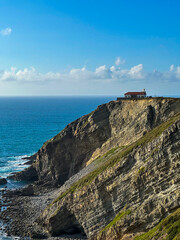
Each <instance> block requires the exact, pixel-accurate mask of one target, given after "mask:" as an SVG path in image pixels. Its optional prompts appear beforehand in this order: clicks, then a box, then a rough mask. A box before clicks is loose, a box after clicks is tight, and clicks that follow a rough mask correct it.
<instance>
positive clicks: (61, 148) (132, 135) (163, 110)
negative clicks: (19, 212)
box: [14, 98, 180, 185]
mask: <svg viewBox="0 0 180 240" xmlns="http://www.w3.org/2000/svg"><path fill="white" fill-rule="evenodd" d="M179 111H180V101H179V100H175V99H158V98H152V99H142V100H121V101H112V102H109V103H107V104H103V105H100V106H99V107H98V108H97V109H96V110H95V111H93V112H92V113H90V114H88V115H85V116H83V117H81V118H80V119H77V120H76V121H74V122H72V123H70V124H69V125H67V127H66V128H65V129H64V130H63V131H61V132H60V133H59V134H58V135H57V136H55V137H54V138H52V139H50V140H49V141H47V142H46V143H45V144H44V145H43V146H42V148H41V149H40V150H39V151H38V153H37V154H36V161H35V163H34V164H33V165H32V166H31V167H30V168H29V169H26V170H25V172H22V173H18V174H16V175H15V176H14V178H15V179H22V178H23V180H24V179H25V178H26V176H27V177H28V180H30V178H31V175H32V176H33V177H32V179H33V180H37V179H38V180H39V181H40V182H42V183H48V182H49V183H50V184H55V185H62V184H63V183H64V182H65V181H66V180H67V179H69V177H71V176H72V175H74V174H75V173H77V172H78V171H79V170H81V169H82V168H83V167H85V166H87V165H88V164H90V163H91V162H92V161H93V160H94V159H96V158H97V157H99V156H101V155H103V154H104V153H106V152H107V151H108V150H110V149H112V148H114V147H117V146H125V145H129V144H130V143H132V142H134V141H136V140H137V139H139V138H140V137H141V136H143V135H144V134H146V132H148V131H149V130H151V129H152V128H154V127H155V126H157V125H159V124H160V123H162V122H164V121H166V120H167V119H168V118H169V117H171V116H173V115H174V114H175V113H177V112H179ZM31 173H33V174H31Z"/></svg>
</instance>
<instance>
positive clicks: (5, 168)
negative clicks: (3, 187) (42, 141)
mask: <svg viewBox="0 0 180 240" xmlns="http://www.w3.org/2000/svg"><path fill="white" fill-rule="evenodd" d="M25 157H29V156H28V155H22V156H11V157H0V177H3V178H4V177H5V178H7V177H8V176H9V175H10V174H11V173H13V172H19V171H22V170H23V169H25V168H27V167H28V165H26V164H24V163H26V162H27V161H28V160H26V159H23V158H25Z"/></svg>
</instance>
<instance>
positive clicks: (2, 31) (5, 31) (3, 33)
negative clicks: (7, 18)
mask: <svg viewBox="0 0 180 240" xmlns="http://www.w3.org/2000/svg"><path fill="white" fill-rule="evenodd" d="M11 32H12V29H11V28H9V27H8V28H5V29H2V30H1V31H0V33H1V35H3V36H7V35H10V34H11Z"/></svg>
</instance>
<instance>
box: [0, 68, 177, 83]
mask: <svg viewBox="0 0 180 240" xmlns="http://www.w3.org/2000/svg"><path fill="white" fill-rule="evenodd" d="M0 81H3V82H10V81H11V82H23V83H27V82H34V83H36V82H37V83H38V82H47V81H48V82H51V81H55V82H72V81H73V82H74V81H78V82H89V81H91V82H92V81H99V82H106V81H108V82H111V81H112V82H119V83H121V82H147V81H152V82H157V81H161V82H177V81H178V82H180V66H177V67H175V66H174V65H171V66H170V68H169V70H168V71H166V72H162V71H158V70H154V71H152V72H146V71H144V68H143V64H138V65H136V66H133V67H131V68H130V69H125V68H120V67H118V66H111V67H108V66H106V65H102V66H99V67H97V68H96V69H95V70H94V71H89V70H88V69H87V68H86V67H82V68H73V69H71V70H70V71H69V72H67V73H60V72H47V73H40V72H38V71H37V70H36V69H35V68H34V67H30V68H25V69H22V70H21V69H17V68H15V67H12V68H11V69H10V70H4V71H0Z"/></svg>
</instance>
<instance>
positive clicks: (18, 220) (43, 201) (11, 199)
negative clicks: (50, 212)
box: [0, 184, 87, 240]
mask: <svg viewBox="0 0 180 240" xmlns="http://www.w3.org/2000/svg"><path fill="white" fill-rule="evenodd" d="M58 193H59V189H57V188H52V187H43V186H38V185H37V184H33V185H32V184H31V185H29V186H28V187H25V188H22V189H20V190H7V191H3V192H2V195H3V206H6V207H7V209H6V211H2V212H1V213H0V218H1V219H2V221H3V223H4V224H5V229H4V230H5V232H6V234H7V236H18V237H20V239H22V240H25V239H26V240H28V239H49V240H50V239H59V240H61V239H62V240H66V239H73V240H81V239H87V238H86V237H84V236H80V235H76V234H74V235H62V236H59V237H49V236H48V234H47V233H45V232H43V231H42V229H41V228H40V227H39V225H38V224H37V223H36V219H37V217H38V216H39V214H40V213H41V212H43V211H44V209H45V208H46V207H47V206H48V205H49V204H50V203H51V202H52V200H53V199H54V197H56V195H57V194H58ZM18 239H19V238H18Z"/></svg>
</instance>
